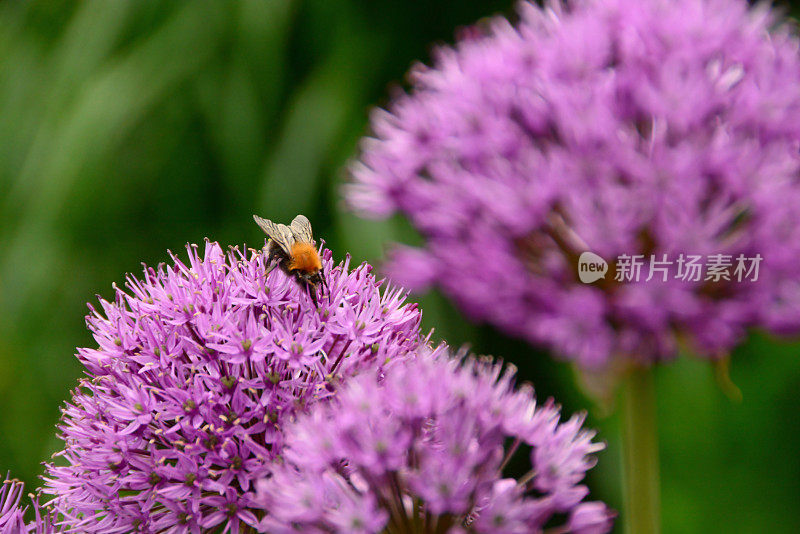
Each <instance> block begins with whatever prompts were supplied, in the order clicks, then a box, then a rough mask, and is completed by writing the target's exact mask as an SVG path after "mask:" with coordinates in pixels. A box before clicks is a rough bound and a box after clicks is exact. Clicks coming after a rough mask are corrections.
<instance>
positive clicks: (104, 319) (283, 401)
mask: <svg viewBox="0 0 800 534" xmlns="http://www.w3.org/2000/svg"><path fill="white" fill-rule="evenodd" d="M188 252H189V261H188V263H184V262H182V261H180V260H179V259H177V258H175V257H173V260H174V264H172V265H160V266H159V267H158V268H157V269H152V268H146V269H145V272H144V277H143V278H142V279H141V280H139V279H136V278H133V277H129V279H128V281H127V292H125V291H123V290H121V289H117V291H116V298H115V300H114V301H113V302H107V301H104V300H101V305H102V309H101V310H94V309H93V313H92V314H91V315H90V316H89V317H88V318H87V323H88V326H89V328H90V330H91V331H92V333H93V334H94V338H95V340H96V342H97V344H98V347H96V348H85V349H79V350H78V358H79V359H80V361H81V362H82V363H83V364H84V365H85V367H86V372H87V374H88V378H86V379H84V380H82V382H81V384H80V386H79V387H78V388H77V389H76V390H75V391H74V392H73V395H72V400H71V401H70V402H69V403H68V404H67V405H66V407H65V408H64V409H63V416H62V421H61V425H60V430H61V434H62V436H61V437H62V438H63V440H64V442H65V448H64V450H63V451H62V452H61V453H59V455H58V456H60V458H59V459H57V461H56V463H55V464H54V465H50V466H49V467H48V473H47V476H46V484H47V487H46V491H47V492H48V493H50V494H52V495H53V496H54V497H53V501H52V504H53V506H54V507H55V510H56V511H57V512H58V514H59V518H60V519H62V520H63V523H64V524H65V525H69V526H71V527H72V529H73V531H76V532H103V533H111V532H126V533H127V532H132V531H137V532H138V531H141V532H162V531H165V529H177V530H170V532H184V531H185V532H199V531H201V530H203V531H205V530H209V529H212V528H213V529H219V530H220V531H224V532H228V531H230V532H238V531H240V528H241V527H242V525H243V524H251V525H252V524H255V523H256V522H257V521H258V519H259V517H258V514H259V512H257V511H253V510H252V507H251V498H250V495H251V494H252V491H253V484H252V483H253V481H254V480H256V479H258V478H260V477H262V476H263V475H264V473H265V472H266V470H267V468H268V465H269V463H270V462H271V461H274V460H275V459H276V458H277V457H278V456H279V455H280V454H281V449H282V447H283V444H284V437H283V428H284V425H285V424H286V423H287V422H288V421H291V420H292V419H293V418H294V417H295V416H296V414H297V413H299V412H302V411H303V410H304V409H305V407H306V406H309V405H311V404H312V403H315V402H317V401H319V400H320V399H324V398H326V397H329V396H330V395H331V394H332V392H333V391H334V390H335V389H336V388H337V387H338V386H339V383H340V382H341V381H342V380H343V379H345V378H347V377H349V376H351V375H354V374H356V373H358V372H360V371H361V370H363V369H369V370H370V372H371V375H370V376H371V379H372V380H375V379H376V375H375V372H376V371H375V366H376V365H377V366H378V367H377V369H378V372H380V371H381V369H382V368H383V366H385V364H389V363H391V362H393V361H395V360H398V359H401V358H404V357H405V355H406V354H407V353H408V352H409V351H412V350H415V349H416V348H418V347H419V345H420V343H424V342H426V340H425V339H422V338H420V336H419V320H420V314H419V311H418V310H417V308H416V305H413V304H412V305H405V304H404V303H403V300H404V298H403V295H402V294H401V293H400V292H399V291H397V290H385V291H384V292H383V294H382V295H381V293H380V292H379V286H380V282H377V281H376V280H375V278H374V277H373V276H372V275H371V274H370V267H369V266H368V265H366V264H364V265H361V266H360V267H358V268H356V269H354V270H352V271H350V270H349V259H348V260H346V261H345V262H343V263H341V264H339V265H338V266H334V265H333V262H332V260H331V253H330V251H327V250H326V251H323V254H322V259H323V264H324V265H323V272H324V276H325V278H326V281H327V287H328V291H327V292H326V293H325V294H324V295H323V296H322V297H321V298H320V299H319V307H318V308H317V307H315V306H314V305H313V303H312V299H311V298H310V295H309V294H308V292H307V290H306V289H305V288H304V287H301V286H300V285H299V284H298V283H297V282H296V280H294V279H293V278H289V277H287V276H286V275H285V274H284V273H282V272H280V270H278V269H275V270H273V271H272V272H271V273H269V275H268V276H265V271H266V267H267V266H266V265H265V259H264V256H263V255H262V254H258V253H255V252H253V253H252V255H251V256H250V257H249V258H248V257H246V256H245V254H242V253H240V252H239V251H238V249H233V250H231V251H229V252H228V253H227V254H226V253H224V252H223V251H222V250H221V248H220V247H219V245H217V244H216V243H206V246H205V251H204V252H198V251H197V248H196V247H195V246H190V247H188Z"/></svg>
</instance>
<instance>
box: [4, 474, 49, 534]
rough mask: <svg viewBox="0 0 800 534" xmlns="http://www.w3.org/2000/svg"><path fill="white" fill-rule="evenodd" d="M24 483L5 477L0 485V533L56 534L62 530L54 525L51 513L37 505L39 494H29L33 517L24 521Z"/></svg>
mask: <svg viewBox="0 0 800 534" xmlns="http://www.w3.org/2000/svg"><path fill="white" fill-rule="evenodd" d="M24 491H25V484H24V483H22V482H20V481H19V480H14V479H9V478H8V477H6V479H5V480H4V481H3V482H2V487H0V534H56V533H58V532H61V531H62V530H61V529H60V528H58V527H56V526H55V524H54V521H53V514H52V512H50V511H49V510H46V509H43V508H42V507H41V506H40V505H39V496H38V495H36V496H34V495H29V497H30V498H31V504H32V506H31V508H32V509H33V512H32V514H33V517H32V518H31V520H30V521H28V522H27V523H26V521H25V514H26V513H28V507H27V506H23V505H22V503H21V501H22V494H23V493H24Z"/></svg>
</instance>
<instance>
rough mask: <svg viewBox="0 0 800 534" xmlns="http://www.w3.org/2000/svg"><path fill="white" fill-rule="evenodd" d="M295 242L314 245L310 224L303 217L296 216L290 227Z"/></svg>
mask: <svg viewBox="0 0 800 534" xmlns="http://www.w3.org/2000/svg"><path fill="white" fill-rule="evenodd" d="M290 228H291V230H292V234H293V235H294V238H295V240H296V241H300V242H302V243H314V234H313V233H312V231H311V223H310V222H308V218H307V217H306V216H305V215H298V216H297V217H295V218H294V220H293V221H292V224H291V226H290Z"/></svg>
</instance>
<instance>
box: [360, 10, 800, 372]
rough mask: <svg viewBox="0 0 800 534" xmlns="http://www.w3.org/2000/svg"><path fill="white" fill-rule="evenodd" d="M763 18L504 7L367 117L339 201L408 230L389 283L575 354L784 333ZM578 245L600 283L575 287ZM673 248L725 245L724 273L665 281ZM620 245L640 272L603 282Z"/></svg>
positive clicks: (781, 142)
mask: <svg viewBox="0 0 800 534" xmlns="http://www.w3.org/2000/svg"><path fill="white" fill-rule="evenodd" d="M779 22H780V21H779V20H777V19H776V17H775V16H774V15H773V14H772V13H771V12H770V11H769V9H768V8H767V7H765V6H764V5H763V4H762V5H760V6H758V7H755V8H748V5H747V2H745V1H744V0H576V1H569V2H558V1H551V2H548V3H547V4H546V7H545V8H539V7H537V6H536V5H534V4H533V3H522V4H521V5H520V21H519V23H518V24H517V25H516V26H515V27H512V25H511V24H509V23H508V22H507V21H506V20H504V19H495V20H494V21H493V22H492V23H491V24H489V25H487V28H486V30H485V31H484V32H483V33H482V34H481V35H477V36H475V35H472V36H471V37H470V38H468V39H464V40H462V41H461V42H460V43H459V44H458V46H457V47H456V48H454V49H450V48H445V49H441V50H439V51H438V53H437V54H436V58H435V62H434V65H433V66H432V67H424V66H418V67H417V68H415V69H414V70H413V71H412V83H413V88H414V91H413V93H412V94H410V95H405V96H402V97H400V98H398V99H396V100H395V101H394V103H393V104H392V105H391V107H390V108H389V111H388V112H384V111H378V112H376V113H375V114H374V117H373V120H372V128H373V130H374V134H375V137H374V138H370V139H368V140H366V142H365V143H364V144H363V154H362V156H361V158H360V161H359V162H358V163H356V164H355V165H354V167H353V175H354V183H353V184H352V185H350V186H349V189H348V196H349V201H350V203H351V204H352V205H353V206H354V207H355V208H356V209H358V210H359V211H361V212H362V213H364V214H366V215H369V216H375V217H385V216H388V215H389V214H392V213H395V212H402V213H404V214H405V215H407V216H408V217H409V218H410V220H411V222H412V223H413V224H414V226H415V227H416V228H417V229H418V230H419V231H420V232H421V234H422V235H423V237H424V239H425V241H426V243H425V245H424V246H423V247H422V248H419V249H416V248H408V247H401V248H398V249H397V250H396V251H395V252H394V254H393V256H392V257H391V260H390V262H389V265H388V272H389V274H390V275H391V276H392V277H394V278H395V279H396V280H397V281H398V282H400V283H404V284H406V286H407V287H409V288H411V289H415V290H419V289H424V288H425V287H426V286H428V285H432V284H435V285H437V286H439V287H440V288H441V289H442V290H443V291H444V292H445V293H446V294H447V295H449V296H450V297H451V298H453V299H454V300H455V301H456V302H457V303H458V304H459V305H460V306H461V307H462V308H463V309H464V310H465V312H466V313H467V314H469V315H470V316H471V317H472V318H474V319H477V320H482V321H486V322H490V323H492V324H494V325H496V326H498V327H499V328H501V329H502V330H504V331H506V332H509V333H511V334H513V335H516V336H520V337H523V338H525V339H527V340H528V341H530V342H534V343H542V344H544V345H547V346H550V347H551V348H553V349H555V351H556V352H559V353H561V354H563V355H564V356H566V357H569V358H572V359H574V360H576V361H578V362H579V363H580V364H582V365H583V366H585V367H591V368H598V367H602V366H604V365H607V364H608V363H609V358H610V357H611V356H612V355H623V356H627V357H633V358H639V359H641V360H643V361H645V362H650V361H653V360H656V359H661V358H669V357H672V356H673V355H674V354H675V353H676V349H677V346H678V341H679V340H686V341H688V342H689V344H690V347H691V348H692V349H693V350H694V351H696V352H698V353H699V354H701V355H704V356H707V357H710V358H714V357H719V356H721V355H723V354H724V353H725V352H726V351H728V350H730V349H731V348H732V347H733V346H734V345H735V344H736V343H737V342H738V341H739V340H740V339H741V338H742V336H743V335H744V333H745V331H746V329H747V328H751V327H761V328H765V329H767V330H769V331H772V332H774V333H781V334H788V333H796V332H797V331H798V327H800V283H798V267H797V261H798V260H797V258H799V257H800V183H798V182H799V181H800V157H799V154H798V149H799V148H800V144H799V143H798V140H799V139H800V91H798V87H800V55H798V41H797V39H796V38H795V37H794V36H793V35H792V34H791V32H790V31H789V29H788V28H787V25H785V24H780V23H779ZM473 33H474V32H473ZM585 251H591V252H594V253H596V254H598V255H600V256H601V257H602V258H605V259H606V260H608V261H609V262H610V263H611V265H610V268H609V271H610V272H609V273H608V275H607V276H606V279H604V280H600V281H598V282H595V283H593V284H583V283H581V282H579V281H578V277H577V274H578V271H577V265H578V257H579V255H580V254H581V253H583V252H585ZM664 254H667V255H668V256H667V261H672V262H673V265H672V266H671V267H670V268H669V272H668V273H667V280H666V281H662V280H663V278H662V275H661V273H660V272H659V271H655V273H656V274H655V278H654V279H651V280H650V281H646V278H647V277H648V276H649V269H650V265H651V264H650V262H651V260H656V261H661V260H662V259H664ZM681 254H683V255H685V257H684V260H687V259H688V258H689V255H698V256H701V257H702V259H703V260H702V261H703V265H704V266H706V267H707V264H708V263H713V262H714V259H713V258H714V257H715V256H714V255H717V254H721V255H723V258H722V260H723V261H726V262H731V263H732V264H733V265H731V266H730V267H729V268H728V269H726V271H727V273H728V276H729V278H730V279H729V280H725V279H721V280H714V279H713V277H712V278H711V279H706V278H707V276H708V273H709V271H707V270H706V271H704V274H703V276H702V277H701V279H700V280H693V278H694V276H691V277H688V279H686V280H684V279H683V278H684V277H682V278H679V279H676V278H675V277H676V276H678V275H679V273H678V272H677V269H678V264H677V263H678V261H680V259H681V256H680V255H681ZM621 255H628V256H631V257H632V256H636V255H641V256H642V257H641V258H640V260H641V261H642V262H643V263H644V265H643V267H642V273H641V279H640V280H639V282H636V281H635V279H632V280H630V281H629V280H626V279H625V278H622V277H620V278H621V279H620V280H619V281H616V280H615V278H616V276H615V275H616V273H619V272H623V273H624V272H625V271H624V270H622V271H620V268H621V266H622V263H623V262H622V261H617V260H616V259H617V258H619V257H620V256H621ZM758 256H760V257H761V258H762V259H763V261H762V262H761V263H760V264H759V276H758V279H757V281H753V277H754V272H752V271H750V277H749V278H747V279H743V280H742V281H738V280H737V274H736V271H735V270H736V268H737V267H738V266H739V258H740V257H741V258H742V263H743V266H744V267H745V268H746V269H747V270H748V271H749V269H750V268H751V267H752V266H753V263H754V261H752V260H755V262H756V263H757V261H758V260H757V257H758ZM738 274H739V275H741V274H742V272H739V273H738ZM744 274H745V275H746V274H747V273H746V272H745V273H744ZM631 278H632V277H631Z"/></svg>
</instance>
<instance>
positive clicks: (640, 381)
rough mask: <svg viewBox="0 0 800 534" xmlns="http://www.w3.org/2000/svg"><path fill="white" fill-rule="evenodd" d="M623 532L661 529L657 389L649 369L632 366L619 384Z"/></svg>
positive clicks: (636, 533)
mask: <svg viewBox="0 0 800 534" xmlns="http://www.w3.org/2000/svg"><path fill="white" fill-rule="evenodd" d="M622 390H623V393H622V396H623V398H622V405H623V407H622V455H623V466H624V469H625V488H624V489H625V492H624V493H625V495H624V497H625V501H624V509H623V512H624V514H623V515H622V519H623V522H624V525H625V532H626V534H658V533H659V532H660V531H661V517H660V495H659V492H660V489H659V475H658V433H657V432H656V392H655V383H654V380H653V372H652V369H649V368H646V367H635V368H633V369H631V371H630V373H629V374H628V376H627V377H626V378H625V381H624V383H623V385H622Z"/></svg>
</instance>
